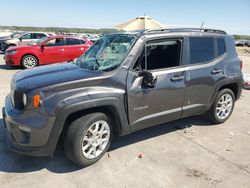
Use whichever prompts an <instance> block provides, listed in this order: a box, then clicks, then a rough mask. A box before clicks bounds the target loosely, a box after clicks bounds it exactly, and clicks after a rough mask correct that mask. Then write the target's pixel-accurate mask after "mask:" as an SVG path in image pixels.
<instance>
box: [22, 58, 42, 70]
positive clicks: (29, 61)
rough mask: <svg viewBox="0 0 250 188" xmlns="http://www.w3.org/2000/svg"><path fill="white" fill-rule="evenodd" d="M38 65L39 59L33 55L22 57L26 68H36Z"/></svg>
mask: <svg viewBox="0 0 250 188" xmlns="http://www.w3.org/2000/svg"><path fill="white" fill-rule="evenodd" d="M37 65H38V60H37V58H36V57H35V56H33V55H26V56H24V57H23V58H22V66H23V68H25V69H30V68H34V67H36V66H37Z"/></svg>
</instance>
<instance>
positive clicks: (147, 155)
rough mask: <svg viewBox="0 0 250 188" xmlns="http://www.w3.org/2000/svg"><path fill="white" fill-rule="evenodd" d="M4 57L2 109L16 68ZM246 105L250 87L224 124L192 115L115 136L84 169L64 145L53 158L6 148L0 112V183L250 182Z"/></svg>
mask: <svg viewBox="0 0 250 188" xmlns="http://www.w3.org/2000/svg"><path fill="white" fill-rule="evenodd" d="M241 55H243V56H242V57H241V58H242V60H243V62H244V72H245V73H250V57H248V56H247V55H246V54H241ZM2 58H3V55H0V75H1V78H0V108H2V107H3V106H4V98H5V96H6V95H7V93H8V92H9V85H10V79H11V76H12V75H13V74H14V73H15V72H16V71H19V70H20V69H9V68H7V67H5V65H4V61H3V59H2ZM249 104H250V91H247V90H244V91H243V93H242V96H241V98H240V99H239V100H238V101H237V103H236V106H235V110H234V112H233V114H232V116H231V118H230V119H229V120H228V121H227V122H226V123H224V124H221V125H216V126H213V125H211V124H210V123H209V122H208V121H206V120H204V119H203V118H201V117H192V118H186V119H183V120H179V121H175V122H171V123H168V124H164V125H160V126H156V127H153V128H149V129H146V130H143V131H139V132H137V133H134V134H131V135H128V136H125V137H121V138H115V140H114V144H113V146H112V148H111V151H110V152H109V153H110V156H108V154H106V155H105V156H104V157H103V159H102V160H101V161H99V162H98V163H97V164H95V165H93V166H90V167H88V168H84V169H81V168H79V167H77V166H75V165H74V164H73V163H71V162H70V161H68V160H67V158H66V157H65V156H64V153H63V151H62V149H58V150H57V152H56V155H55V157H54V159H51V158H32V157H27V156H22V155H18V154H15V153H12V152H10V151H8V150H7V147H6V144H5V129H4V127H3V121H2V115H0V187H1V188H4V187H11V188H12V187H61V188H62V187H67V188H69V187H178V188H179V187H188V188H190V187H202V188H205V187H227V188H228V187H237V188H240V187H249V186H250V124H249V122H250V105H249ZM186 127H188V128H186ZM140 153H142V154H143V156H142V158H138V155H139V154H140Z"/></svg>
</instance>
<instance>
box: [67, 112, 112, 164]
mask: <svg viewBox="0 0 250 188" xmlns="http://www.w3.org/2000/svg"><path fill="white" fill-rule="evenodd" d="M112 138H113V128H112V123H111V120H110V118H109V117H108V116H107V115H105V114H103V113H92V114H88V115H85V116H83V117H81V118H79V119H76V120H75V121H74V122H72V123H71V124H70V125H69V128H68V130H67V133H66V138H65V142H64V149H65V153H66V155H67V157H68V158H69V159H71V160H72V161H73V162H75V163H76V164H79V165H81V166H89V165H91V164H94V163H95V162H97V161H98V160H99V159H101V158H102V156H103V155H104V154H105V152H106V151H107V150H108V148H109V146H110V144H111V140H112Z"/></svg>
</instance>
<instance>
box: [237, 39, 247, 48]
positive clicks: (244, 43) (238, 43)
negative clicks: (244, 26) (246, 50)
mask: <svg viewBox="0 0 250 188" xmlns="http://www.w3.org/2000/svg"><path fill="white" fill-rule="evenodd" d="M235 46H238V47H244V46H250V41H249V40H238V41H235Z"/></svg>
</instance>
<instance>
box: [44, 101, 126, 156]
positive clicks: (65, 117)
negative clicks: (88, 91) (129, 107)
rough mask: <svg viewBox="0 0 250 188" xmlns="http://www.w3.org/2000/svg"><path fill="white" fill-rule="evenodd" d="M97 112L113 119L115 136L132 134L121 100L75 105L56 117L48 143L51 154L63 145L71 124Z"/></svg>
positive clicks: (65, 108) (60, 112)
mask: <svg viewBox="0 0 250 188" xmlns="http://www.w3.org/2000/svg"><path fill="white" fill-rule="evenodd" d="M95 112H102V113H105V114H107V115H108V116H109V117H110V118H111V120H112V122H113V123H114V125H115V126H114V131H115V134H118V135H125V134H127V133H129V132H130V127H129V126H128V119H127V115H126V112H125V109H124V106H123V105H122V103H121V102H120V100H119V99H117V98H115V97H109V98H101V99H93V100H88V101H83V102H80V103H74V104H71V105H68V106H66V107H64V108H63V109H61V110H60V111H59V112H58V113H57V114H58V115H56V120H55V123H54V125H53V128H52V131H51V135H50V138H49V141H48V145H49V147H50V151H51V153H54V151H55V149H56V147H57V145H58V144H59V143H61V142H60V141H61V140H62V138H63V136H64V135H65V132H66V131H67V128H68V127H69V125H70V123H72V122H73V121H74V120H75V119H77V118H79V117H81V116H83V115H86V114H89V113H95Z"/></svg>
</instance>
